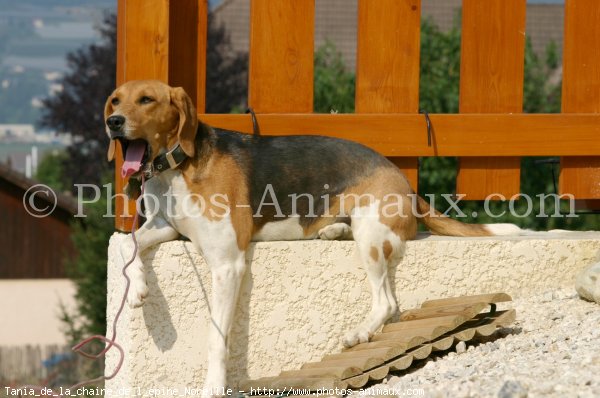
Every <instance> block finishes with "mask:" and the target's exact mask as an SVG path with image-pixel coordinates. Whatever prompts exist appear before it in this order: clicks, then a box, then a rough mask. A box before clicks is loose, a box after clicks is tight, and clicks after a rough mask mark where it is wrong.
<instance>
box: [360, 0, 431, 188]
mask: <svg viewBox="0 0 600 398" xmlns="http://www.w3.org/2000/svg"><path fill="white" fill-rule="evenodd" d="M420 23H421V1H420V0H359V2H358V44H357V54H356V100H355V110H356V112H357V113H402V112H408V113H417V112H418V111H419V57H420V28H421V26H420ZM390 160H391V161H392V162H393V163H394V164H395V165H396V166H398V167H399V168H400V169H402V171H403V172H404V174H405V175H406V176H407V178H408V180H409V181H410V184H411V186H412V188H413V189H414V190H415V191H416V190H417V185H418V165H419V163H418V158H414V157H413V158H397V157H393V158H390Z"/></svg>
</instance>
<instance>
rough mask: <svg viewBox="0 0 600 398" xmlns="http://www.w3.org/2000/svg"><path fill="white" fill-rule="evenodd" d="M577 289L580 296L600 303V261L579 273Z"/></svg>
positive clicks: (576, 283) (576, 282)
mask: <svg viewBox="0 0 600 398" xmlns="http://www.w3.org/2000/svg"><path fill="white" fill-rule="evenodd" d="M575 290H577V293H578V294H579V296H580V297H582V298H584V299H586V300H589V301H595V302H596V303H598V304H600V261H599V262H597V263H595V264H592V265H591V266H590V267H588V268H586V269H584V270H583V271H582V272H581V273H580V274H579V275H577V280H576V281H575Z"/></svg>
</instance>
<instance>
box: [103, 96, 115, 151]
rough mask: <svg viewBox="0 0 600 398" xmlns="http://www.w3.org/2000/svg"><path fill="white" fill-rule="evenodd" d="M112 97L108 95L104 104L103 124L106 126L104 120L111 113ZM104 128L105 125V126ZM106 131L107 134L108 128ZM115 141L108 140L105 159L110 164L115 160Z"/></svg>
mask: <svg viewBox="0 0 600 398" xmlns="http://www.w3.org/2000/svg"><path fill="white" fill-rule="evenodd" d="M111 100H112V95H109V96H108V98H107V99H106V104H104V123H105V124H106V119H108V117H109V116H110V115H111V114H112V113H113V107H112V104H111V102H110V101H111ZM105 127H106V125H105ZM106 131H107V132H108V127H106ZM115 148H116V144H115V140H109V143H108V152H107V153H106V158H107V159H108V161H109V162H111V161H112V160H113V159H114V158H115Z"/></svg>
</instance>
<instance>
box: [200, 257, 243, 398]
mask: <svg viewBox="0 0 600 398" xmlns="http://www.w3.org/2000/svg"><path fill="white" fill-rule="evenodd" d="M208 262H209V266H210V268H211V274H212V304H211V314H210V315H211V325H210V331H209V337H208V371H207V374H206V381H205V383H204V394H205V396H210V395H223V388H224V387H225V383H226V381H227V380H226V378H227V373H226V370H227V354H228V347H227V341H228V338H227V336H228V335H229V330H230V329H231V324H232V320H233V316H234V312H235V306H236V303H237V298H238V293H239V290H240V284H241V281H242V277H243V276H244V272H245V269H246V259H245V255H244V253H243V252H241V253H240V254H239V256H236V257H235V258H233V259H229V260H224V261H222V262H220V263H219V264H215V265H213V264H211V263H212V262H215V260H213V261H210V260H209V261H208Z"/></svg>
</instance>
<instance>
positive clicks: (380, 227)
mask: <svg viewBox="0 0 600 398" xmlns="http://www.w3.org/2000/svg"><path fill="white" fill-rule="evenodd" d="M352 232H353V234H354V240H355V241H356V244H357V249H358V253H359V255H360V258H361V260H362V262H363V264H364V266H365V269H366V272H367V276H368V280H369V284H370V285H371V299H372V304H371V311H370V312H369V314H368V315H367V318H366V319H365V320H364V321H363V322H362V323H361V324H360V325H359V326H358V327H357V328H356V329H355V330H353V331H351V332H350V333H348V334H347V335H346V336H345V337H344V341H343V343H344V345H345V346H346V347H352V346H354V345H356V344H358V343H364V342H367V341H368V340H369V338H370V337H371V336H372V335H373V333H375V332H376V331H377V330H378V329H379V328H380V327H381V326H382V325H383V323H384V322H385V321H386V320H388V319H389V318H390V317H391V316H392V315H393V314H394V313H395V312H396V310H397V308H398V305H397V304H396V299H395V298H394V295H393V293H392V288H391V286H390V280H389V278H388V266H389V265H390V264H391V265H394V266H395V265H397V264H398V262H399V261H400V258H401V256H402V254H403V252H404V242H403V241H402V240H401V239H400V237H399V236H398V235H397V234H396V233H394V231H393V230H392V229H391V228H390V227H389V226H388V225H385V224H384V223H382V222H381V221H380V220H379V213H378V202H376V203H374V204H372V205H370V206H366V207H361V208H357V209H355V211H354V214H353V216H352Z"/></svg>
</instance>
